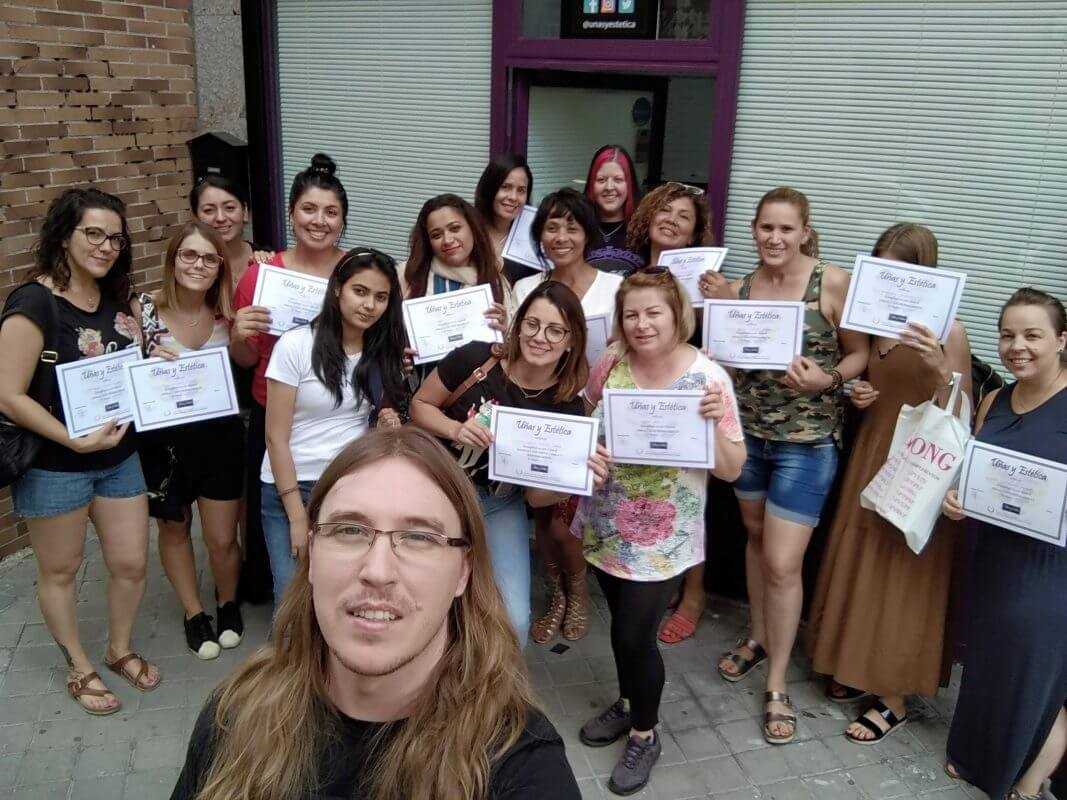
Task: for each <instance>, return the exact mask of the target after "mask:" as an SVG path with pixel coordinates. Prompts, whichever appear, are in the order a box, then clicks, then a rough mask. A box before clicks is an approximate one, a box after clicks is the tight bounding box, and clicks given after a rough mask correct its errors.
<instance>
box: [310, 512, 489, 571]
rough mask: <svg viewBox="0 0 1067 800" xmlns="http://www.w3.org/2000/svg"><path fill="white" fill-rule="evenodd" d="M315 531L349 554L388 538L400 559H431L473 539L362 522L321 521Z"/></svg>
mask: <svg viewBox="0 0 1067 800" xmlns="http://www.w3.org/2000/svg"><path fill="white" fill-rule="evenodd" d="M311 530H312V533H313V534H314V535H315V536H318V537H319V538H320V539H321V540H322V541H324V542H329V543H330V545H331V546H333V547H336V548H337V549H338V550H339V551H341V552H343V553H344V554H345V555H349V556H364V555H366V554H367V553H369V552H370V550H371V548H372V547H374V542H375V540H376V539H377V538H378V537H379V536H387V537H389V546H390V547H391V548H392V550H393V553H394V554H395V555H396V556H397V558H401V559H404V560H407V561H416V562H430V561H433V559H434V558H437V557H440V555H441V554H443V553H444V552H445V551H446V550H447V549H448V548H449V547H462V548H466V547H470V546H471V543H470V540H468V539H464V538H460V537H454V536H446V535H445V534H443V533H433V532H430V531H383V530H379V529H377V528H373V527H371V526H370V525H364V524H363V523H362V522H319V523H316V524H315V525H313V526H312V528H311Z"/></svg>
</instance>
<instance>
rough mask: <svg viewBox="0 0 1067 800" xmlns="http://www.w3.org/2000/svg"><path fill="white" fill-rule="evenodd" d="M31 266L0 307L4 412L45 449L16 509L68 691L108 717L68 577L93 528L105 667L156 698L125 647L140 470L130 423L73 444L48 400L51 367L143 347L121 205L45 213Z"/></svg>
mask: <svg viewBox="0 0 1067 800" xmlns="http://www.w3.org/2000/svg"><path fill="white" fill-rule="evenodd" d="M34 256H35V258H34V260H35V265H34V269H33V273H32V279H31V280H30V281H29V282H27V283H25V284H23V285H22V286H20V287H18V288H17V289H15V290H14V291H13V292H12V293H11V295H10V296H9V297H8V299H7V302H6V304H5V305H4V312H3V321H2V323H0V352H2V353H3V358H0V412H2V413H3V414H4V415H5V416H6V417H7V418H8V419H10V420H11V421H12V422H13V423H14V424H16V425H18V426H20V427H21V428H23V429H25V430H27V431H31V432H33V433H35V434H37V435H38V436H39V437H40V439H41V445H40V450H39V451H38V453H37V456H36V458H35V459H34V461H33V464H32V465H31V468H30V469H29V470H27V471H26V472H25V473H24V474H23V475H22V476H21V477H20V478H19V479H18V480H17V481H16V482H15V484H14V486H13V493H14V500H15V510H16V512H17V513H18V514H19V516H21V517H22V518H24V519H25V520H26V524H27V527H28V528H29V532H30V544H31V546H32V547H33V552H34V555H35V556H36V558H37V599H38V602H39V603H40V606H41V614H42V615H43V616H44V620H45V624H46V625H47V626H48V631H49V633H51V634H52V636H53V638H54V639H55V641H56V644H57V645H59V649H60V651H61V652H62V653H63V656H64V658H66V660H67V666H68V673H67V681H66V685H67V692H68V693H69V694H70V696H71V697H72V698H73V699H74V701H75V702H77V703H78V704H79V705H80V706H81V707H82V708H83V709H85V711H86V712H88V713H89V714H93V715H97V716H101V715H105V714H114V713H115V712H117V711H118V710H119V709H120V708H121V707H122V704H121V703H120V702H119V699H118V698H117V697H116V696H115V695H114V694H113V693H112V692H110V691H109V690H108V689H107V687H106V686H105V685H104V682H103V681H102V680H101V679H100V676H99V675H98V674H97V672H96V671H95V669H94V668H93V665H92V662H91V661H90V660H89V656H88V655H87V654H86V652H85V649H84V648H83V647H82V643H81V637H80V636H79V634H78V623H77V620H76V618H75V583H76V581H75V578H76V577H77V574H78V570H79V568H80V567H81V565H82V562H83V561H84V557H85V532H86V523H87V522H88V520H89V518H90V517H91V518H92V520H93V526H94V527H95V529H96V532H97V534H98V535H99V537H100V547H101V549H102V550H103V554H104V564H105V566H106V568H107V572H108V575H109V579H108V587H107V605H108V619H109V626H108V631H107V635H108V643H107V647H106V650H105V654H104V663H105V664H106V665H107V667H108V668H109V669H110V670H112V671H113V672H115V673H116V674H118V675H119V676H121V677H122V678H123V679H124V680H126V681H128V682H129V683H130V684H131V685H132V686H133V687H134V688H135V689H137V690H139V691H142V692H146V691H151V690H152V689H155V688H156V687H157V686H158V685H159V683H160V674H159V670H158V669H157V668H156V667H155V666H154V665H153V664H151V663H150V662H149V661H148V660H147V659H146V658H144V657H143V656H141V655H139V654H137V653H135V652H134V651H133V649H132V647H131V644H130V636H131V634H132V631H133V622H134V618H135V617H136V616H137V608H138V606H139V605H140V603H141V598H142V597H143V595H144V590H145V566H146V561H147V558H148V503H147V502H146V500H145V483H144V477H143V475H142V474H141V463H140V460H139V459H138V457H137V451H136V448H135V446H134V437H133V432H132V431H130V430H129V423H128V422H127V423H124V424H122V425H116V424H115V421H114V420H113V419H112V420H110V421H109V422H107V423H106V424H105V425H104V426H103V427H100V428H97V429H96V430H95V431H92V432H90V433H88V434H87V435H84V436H77V437H74V438H72V437H71V436H70V435H69V434H68V431H67V426H66V424H65V422H66V413H65V410H64V407H63V404H62V403H60V402H59V400H58V399H56V400H54V401H53V402H48V401H47V400H45V399H44V398H45V396H48V397H55V395H56V394H57V392H56V391H55V390H54V389H53V388H52V387H53V386H55V383H56V380H55V377H54V372H53V365H56V366H58V365H61V364H66V363H68V362H77V361H81V360H83V359H86V358H92V357H96V356H102V355H105V354H108V353H114V352H119V351H125V350H127V349H129V348H137V347H139V346H140V343H141V328H140V326H139V325H138V324H137V320H136V318H135V317H134V316H133V314H132V309H131V307H130V295H131V292H130V264H131V257H130V234H129V230H128V229H127V227H126V207H125V205H124V204H123V203H122V201H121V200H119V199H118V198H117V197H114V196H112V195H109V194H104V193H103V192H99V191H97V190H95V189H68V190H67V191H66V192H64V193H63V194H62V195H60V196H59V197H57V198H56V199H55V200H53V201H52V204H51V206H49V209H48V215H47V216H46V217H45V220H44V224H43V225H42V227H41V235H40V239H39V241H38V243H37V246H36V248H35V252H34ZM87 372H89V370H87ZM92 380H93V378H92V376H85V377H84V378H83V381H84V382H83V383H82V384H81V385H80V386H79V389H80V395H81V402H82V403H83V404H84V403H90V402H91V398H92V392H93V383H92ZM38 398H40V399H41V400H43V401H44V405H42V403H41V402H39V401H38Z"/></svg>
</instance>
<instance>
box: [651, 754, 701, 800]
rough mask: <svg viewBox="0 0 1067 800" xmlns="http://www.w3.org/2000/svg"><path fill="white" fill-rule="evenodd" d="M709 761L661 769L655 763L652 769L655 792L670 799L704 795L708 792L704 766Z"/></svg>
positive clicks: (680, 799) (681, 799)
mask: <svg viewBox="0 0 1067 800" xmlns="http://www.w3.org/2000/svg"><path fill="white" fill-rule="evenodd" d="M709 763H711V762H707V761H698V762H696V763H693V764H679V765H677V766H674V767H671V768H670V769H662V768H660V766H659V765H658V764H657V765H656V768H655V769H654V770H653V771H652V783H653V785H654V787H655V790H656V792H657V793H658V794H659V795H660V796H662V797H665V798H671V800H683V798H693V797H701V798H703V797H706V796H707V794H708V783H707V775H706V766H707V765H708V764H709Z"/></svg>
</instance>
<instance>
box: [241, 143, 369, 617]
mask: <svg viewBox="0 0 1067 800" xmlns="http://www.w3.org/2000/svg"><path fill="white" fill-rule="evenodd" d="M336 171H337V165H336V164H334V162H333V159H331V158H330V157H329V156H327V155H323V154H322V153H317V154H316V155H315V156H314V157H313V158H312V159H311V164H310V166H308V168H307V169H305V170H303V171H302V172H298V173H297V174H296V177H295V178H293V184H292V186H291V188H290V189H289V224H290V226H291V227H292V233H293V238H294V239H295V244H294V245H293V246H292V247H290V248H289V249H288V250H285V251H282V252H279V253H275V254H273V255H272V256H271V257H270V259H269V261H268V262H267V263H268V264H269V265H270V266H272V267H277V268H279V269H289V270H293V272H295V273H299V274H304V275H310V276H313V277H315V278H320V279H322V280H326V279H328V278H329V277H330V275H331V274H332V273H333V270H334V267H336V266H337V262H339V261H340V260H341V257H342V256H343V255H344V251H343V250H341V249H340V248H339V247H338V246H337V243H338V242H339V241H340V239H341V236H342V234H343V233H344V229H345V224H346V220H347V219H348V194H347V193H346V192H345V187H344V186H343V185H342V184H341V181H340V180H338V178H337V176H336V175H335V174H334V173H335V172H336ZM259 276H260V264H259V263H258V262H254V263H251V264H249V266H248V269H247V270H246V271H245V274H244V276H243V277H242V278H241V280H240V282H239V283H238V284H237V289H236V291H235V293H234V303H233V305H234V320H233V328H232V330H231V332H230V355H231V356H232V357H233V360H234V361H235V362H236V363H237V364H238V365H239V366H242V367H246V368H247V367H254V368H255V373H254V374H253V377H252V397H253V399H254V400H255V402H254V403H252V408H251V414H250V415H249V421H248V439H247V448H246V451H245V506H246V518H247V520H248V530H247V538H248V550H249V553H248V558H247V560H246V561H245V564H244V567H243V568H242V574H241V597H242V599H243V600H253V601H255V602H266V600H267V598H269V596H270V583H271V574H270V571H269V569H268V565H267V563H266V561H267V559H266V554H265V552H264V545H263V529H262V522H261V516H262V512H261V508H260V492H261V489H260V480H259V475H260V465H261V464H262V463H263V455H264V453H265V452H266V433H265V424H266V413H267V412H266V405H267V379H266V376H265V373H266V371H267V364H268V363H270V355H271V351H272V350H273V349H274V344H275V342H277V341H278V336H277V334H276V333H271V330H272V326H271V313H270V309H268V308H265V307H264V306H257V305H254V304H253V302H252V298H253V297H254V296H255V292H256V284H257V282H258V281H259ZM275 330H276V329H275Z"/></svg>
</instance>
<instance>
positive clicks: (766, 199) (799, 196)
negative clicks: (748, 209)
mask: <svg viewBox="0 0 1067 800" xmlns="http://www.w3.org/2000/svg"><path fill="white" fill-rule="evenodd" d="M767 203H789V205H791V206H793V208H795V209H796V210H797V213H798V214H800V222H801V224H802V225H803V226H804V227H805V228H807V229H808V237H807V238H806V239H805V240H804V241H803V242H801V243H800V252H801V253H803V254H804V255H806V256H810V257H811V258H818V257H819V232H818V231H817V230H815V228H813V227H812V225H811V203H809V202H808V197H807V195H805V194H804V193H803V192H801V191H798V190H796V189H794V188H792V187H791V186H779V187H778V188H777V189H771V190H770V191H769V192H767V193H766V194H765V195H763V197H761V198H760V201H759V203H757V204H756V216H754V217H753V218H752V227H753V228H755V227H756V222H757V221H758V220H759V215H760V212H761V211H763V207H764V206H765V205H767Z"/></svg>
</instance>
